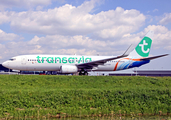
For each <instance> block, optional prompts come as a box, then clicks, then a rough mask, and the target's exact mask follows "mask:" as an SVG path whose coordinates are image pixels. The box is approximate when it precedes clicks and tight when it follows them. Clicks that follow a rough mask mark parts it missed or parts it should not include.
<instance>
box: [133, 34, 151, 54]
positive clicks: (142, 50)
mask: <svg viewBox="0 0 171 120" xmlns="http://www.w3.org/2000/svg"><path fill="white" fill-rule="evenodd" d="M151 43H152V40H151V39H150V38H149V37H144V38H143V39H142V40H141V42H140V43H139V44H138V45H137V47H136V48H135V50H136V52H137V53H138V54H139V55H140V56H142V57H148V55H149V53H150V47H151Z"/></svg>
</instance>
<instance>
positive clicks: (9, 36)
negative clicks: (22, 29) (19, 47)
mask: <svg viewBox="0 0 171 120" xmlns="http://www.w3.org/2000/svg"><path fill="white" fill-rule="evenodd" d="M17 39H21V37H19V36H18V35H16V34H14V33H5V32H4V31H3V30H1V29H0V41H1V42H3V41H12V40H17Z"/></svg>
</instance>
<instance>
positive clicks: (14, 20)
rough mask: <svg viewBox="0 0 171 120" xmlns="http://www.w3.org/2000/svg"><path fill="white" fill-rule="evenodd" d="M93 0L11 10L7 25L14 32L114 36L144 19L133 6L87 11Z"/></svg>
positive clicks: (89, 9) (91, 8) (138, 26)
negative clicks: (75, 4)
mask: <svg viewBox="0 0 171 120" xmlns="http://www.w3.org/2000/svg"><path fill="white" fill-rule="evenodd" d="M96 3H97V0H96V1H95V0H91V1H86V2H84V3H83V4H82V5H80V6H78V7H75V6H72V5H69V4H65V5H63V6H61V7H59V8H54V9H48V10H47V11H24V12H18V13H17V12H13V14H12V15H11V16H10V21H11V27H12V28H13V29H15V30H16V31H18V32H27V33H34V34H35V33H36V34H49V35H57V34H58V35H71V36H72V35H87V34H91V35H93V36H97V37H100V38H105V39H108V38H109V39H110V38H118V37H120V36H122V35H124V34H128V33H130V32H135V31H136V30H138V29H139V28H140V27H141V26H142V25H143V24H144V22H145V19H146V17H145V16H144V15H143V14H141V13H140V12H139V11H137V10H134V9H132V10H124V9H123V8H121V7H117V8H116V10H109V11H105V12H104V11H102V12H99V13H97V14H90V12H91V11H92V10H93V9H94V7H95V4H96Z"/></svg>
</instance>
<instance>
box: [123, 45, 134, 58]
mask: <svg viewBox="0 0 171 120" xmlns="http://www.w3.org/2000/svg"><path fill="white" fill-rule="evenodd" d="M131 51H132V44H131V45H130V46H129V47H128V49H127V50H126V51H125V52H124V54H123V55H122V56H128V55H129V54H130V52H131Z"/></svg>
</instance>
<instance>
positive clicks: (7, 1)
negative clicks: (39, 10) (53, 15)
mask: <svg viewBox="0 0 171 120" xmlns="http://www.w3.org/2000/svg"><path fill="white" fill-rule="evenodd" d="M0 3H1V4H0V10H4V9H6V8H12V7H22V8H25V7H27V8H29V7H34V6H38V5H39V6H40V5H49V4H51V0H0Z"/></svg>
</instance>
